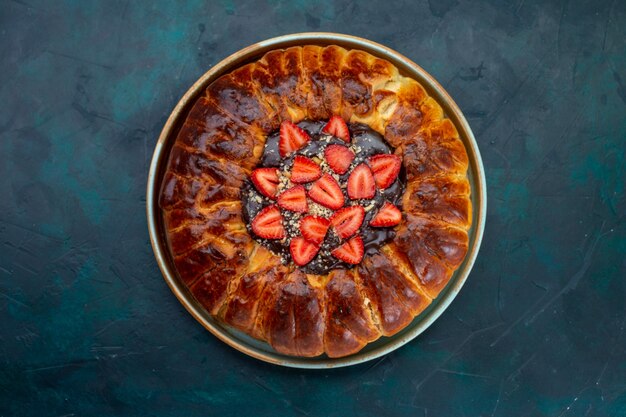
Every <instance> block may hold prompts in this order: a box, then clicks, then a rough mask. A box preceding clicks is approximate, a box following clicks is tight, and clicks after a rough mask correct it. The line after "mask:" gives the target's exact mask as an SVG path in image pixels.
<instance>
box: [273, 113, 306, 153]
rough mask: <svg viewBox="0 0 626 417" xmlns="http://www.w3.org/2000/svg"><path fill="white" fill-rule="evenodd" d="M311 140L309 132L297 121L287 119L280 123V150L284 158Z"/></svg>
mask: <svg viewBox="0 0 626 417" xmlns="http://www.w3.org/2000/svg"><path fill="white" fill-rule="evenodd" d="M310 140H311V138H310V137H309V134H308V133H306V132H305V131H304V130H303V129H301V128H300V127H298V126H297V125H296V124H295V123H293V122H290V121H289V120H285V121H283V122H282V123H281V124H280V139H279V141H278V151H279V152H280V156H282V157H283V158H284V157H286V156H287V155H289V154H290V153H292V152H295V151H297V150H298V149H300V148H302V147H303V146H304V145H306V144H307V143H308V142H309V141H310Z"/></svg>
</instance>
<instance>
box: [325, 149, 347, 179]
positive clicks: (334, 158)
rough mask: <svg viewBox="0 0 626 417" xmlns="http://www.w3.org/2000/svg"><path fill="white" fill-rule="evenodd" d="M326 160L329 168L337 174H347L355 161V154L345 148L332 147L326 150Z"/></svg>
mask: <svg viewBox="0 0 626 417" xmlns="http://www.w3.org/2000/svg"><path fill="white" fill-rule="evenodd" d="M324 158H326V162H328V166H330V168H331V169H332V170H333V171H335V172H336V173H337V174H340V175H341V174H345V173H346V172H348V168H350V164H351V163H352V161H353V160H354V152H352V151H351V150H350V149H348V148H346V147H345V146H341V145H330V146H327V147H326V149H325V150H324Z"/></svg>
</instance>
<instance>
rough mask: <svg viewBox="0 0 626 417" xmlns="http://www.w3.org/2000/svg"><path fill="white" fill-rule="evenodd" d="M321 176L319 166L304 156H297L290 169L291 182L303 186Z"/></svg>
mask: <svg viewBox="0 0 626 417" xmlns="http://www.w3.org/2000/svg"><path fill="white" fill-rule="evenodd" d="M321 175H322V170H321V169H320V166H319V165H317V164H316V163H315V161H313V160H312V159H309V158H307V157H306V156H301V155H298V156H296V157H295V158H294V160H293V166H292V167H291V182H294V183H296V184H304V183H305V182H311V181H315V180H316V179H318V178H319V177H320V176H321Z"/></svg>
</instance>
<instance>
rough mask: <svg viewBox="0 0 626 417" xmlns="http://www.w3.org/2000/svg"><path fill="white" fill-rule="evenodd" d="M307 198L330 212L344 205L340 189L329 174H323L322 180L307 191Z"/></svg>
mask: <svg viewBox="0 0 626 417" xmlns="http://www.w3.org/2000/svg"><path fill="white" fill-rule="evenodd" d="M309 197H311V200H313V201H315V202H316V203H319V204H321V205H323V206H324V207H328V208H329V209H332V210H337V209H339V208H341V207H343V203H344V198H343V194H342V193H341V188H339V184H337V181H336V180H335V179H334V178H333V177H332V176H331V175H330V174H324V175H323V176H322V178H320V179H319V180H317V181H315V182H314V183H313V185H312V186H311V188H310V189H309Z"/></svg>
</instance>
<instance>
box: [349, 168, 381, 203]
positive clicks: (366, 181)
mask: <svg viewBox="0 0 626 417" xmlns="http://www.w3.org/2000/svg"><path fill="white" fill-rule="evenodd" d="M374 195H376V183H375V182H374V176H373V175H372V171H371V170H370V168H369V167H368V166H367V165H365V164H359V165H358V166H357V167H356V168H354V170H352V173H351V174H350V177H349V178H348V196H349V197H350V198H351V199H353V200H358V199H360V198H373V197H374Z"/></svg>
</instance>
